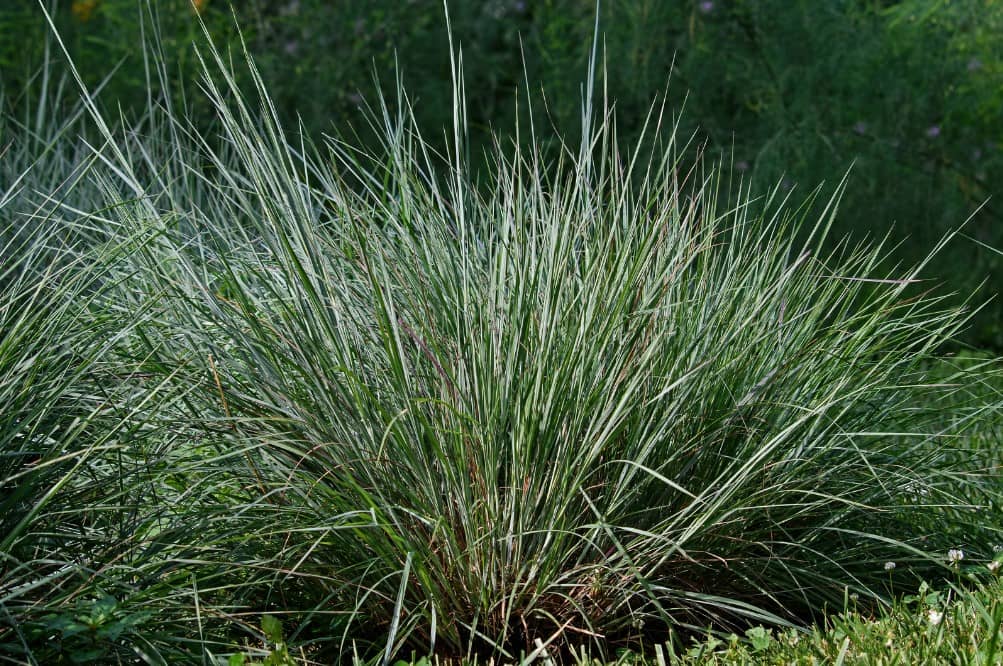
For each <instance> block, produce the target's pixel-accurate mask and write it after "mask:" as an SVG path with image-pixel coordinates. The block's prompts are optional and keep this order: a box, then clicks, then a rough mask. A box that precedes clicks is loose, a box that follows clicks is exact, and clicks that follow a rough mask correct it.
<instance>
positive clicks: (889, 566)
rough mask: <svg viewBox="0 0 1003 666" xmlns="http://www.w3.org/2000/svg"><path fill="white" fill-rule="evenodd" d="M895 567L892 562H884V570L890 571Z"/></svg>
mask: <svg viewBox="0 0 1003 666" xmlns="http://www.w3.org/2000/svg"><path fill="white" fill-rule="evenodd" d="M894 568H895V563H894V562H885V571H891V570H893V569H894Z"/></svg>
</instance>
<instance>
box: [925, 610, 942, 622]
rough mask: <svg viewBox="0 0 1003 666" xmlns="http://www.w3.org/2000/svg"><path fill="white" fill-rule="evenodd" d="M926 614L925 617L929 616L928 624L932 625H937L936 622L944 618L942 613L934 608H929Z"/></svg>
mask: <svg viewBox="0 0 1003 666" xmlns="http://www.w3.org/2000/svg"><path fill="white" fill-rule="evenodd" d="M926 616H927V618H929V620H930V624H932V625H934V626H937V625H938V624H940V621H941V620H943V619H944V614H943V613H941V612H940V611H939V610H937V609H936V608H931V609H930V610H928V611H927V612H926Z"/></svg>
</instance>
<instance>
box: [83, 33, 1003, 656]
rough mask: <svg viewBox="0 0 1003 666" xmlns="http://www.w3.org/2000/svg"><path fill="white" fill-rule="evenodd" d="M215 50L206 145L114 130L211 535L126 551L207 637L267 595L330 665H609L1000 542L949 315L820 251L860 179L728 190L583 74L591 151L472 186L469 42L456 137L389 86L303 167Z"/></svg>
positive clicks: (142, 329)
mask: <svg viewBox="0 0 1003 666" xmlns="http://www.w3.org/2000/svg"><path fill="white" fill-rule="evenodd" d="M203 55H205V56H206V59H205V60H204V61H203V66H204V71H205V77H204V88H205V91H206V94H207V95H208V97H209V99H210V100H211V101H212V103H213V104H214V106H215V108H216V111H217V114H218V126H217V127H215V128H214V131H213V133H211V134H210V133H208V132H206V133H204V134H203V133H200V132H199V131H198V128H194V127H191V126H189V125H188V124H187V123H186V121H185V120H184V119H183V114H181V113H178V112H176V111H174V110H172V109H171V108H170V107H165V108H158V109H155V110H154V111H155V113H153V114H152V116H151V117H152V118H155V120H149V123H150V124H149V128H150V129H149V130H148V132H147V133H146V134H145V136H144V135H139V134H138V133H137V134H129V135H128V137H127V138H126V140H125V141H118V142H117V143H116V142H115V141H114V140H115V139H116V136H115V135H114V134H113V133H112V131H111V130H110V129H108V126H107V125H105V124H104V123H102V122H99V123H97V124H98V126H99V129H100V131H102V132H104V133H105V135H106V136H105V138H106V139H107V140H108V142H107V145H106V147H105V148H103V149H102V150H101V153H100V162H101V163H102V164H104V165H107V166H109V168H108V169H106V170H105V171H103V172H102V177H101V179H100V185H101V187H100V191H101V192H103V193H104V194H105V196H106V197H107V198H108V200H107V201H106V202H105V207H104V209H103V210H102V213H101V215H102V219H104V220H107V222H106V224H107V227H108V228H109V229H114V230H115V233H116V234H125V235H126V236H127V237H133V236H132V235H135V236H136V237H140V238H144V239H148V240H147V241H145V242H143V243H136V244H135V247H134V248H133V250H132V251H130V252H129V253H127V254H126V255H124V256H123V257H122V258H121V260H120V261H119V262H118V263H117V265H116V267H115V269H114V270H112V271H110V274H111V275H114V276H116V278H115V279H107V280H106V281H105V282H103V289H102V290H101V291H100V293H99V294H98V296H96V299H97V300H98V301H100V300H101V299H102V298H104V299H105V301H104V303H105V305H104V306H103V307H104V308H105V311H107V312H109V313H112V314H113V315H114V316H119V317H121V318H122V319H123V322H125V321H128V326H125V324H124V323H123V330H125V331H127V332H126V333H125V334H124V335H123V336H122V338H121V340H119V341H118V342H117V344H116V349H115V358H116V362H117V363H121V364H123V367H131V368H132V369H133V372H132V373H130V374H129V375H128V376H126V377H122V378H121V381H122V382H124V386H127V387H130V390H131V391H134V392H137V393H139V394H143V393H144V392H145V391H148V390H151V388H150V387H157V389H156V390H157V391H160V392H162V394H163V395H166V396H172V397H171V398H170V399H166V398H165V399H157V400H152V401H150V402H149V403H147V404H144V406H143V408H142V409H141V410H140V411H141V415H140V416H137V417H136V418H140V417H141V420H142V422H143V423H144V424H148V427H150V428H154V429H155V430H157V431H158V432H164V431H168V432H170V437H169V438H168V440H169V442H170V448H171V450H172V451H173V453H172V455H174V456H177V457H179V458H180V459H183V460H185V461H186V464H185V465H184V466H182V467H179V468H177V469H174V470H172V473H171V475H170V477H169V478H170V482H169V483H167V484H165V485H166V486H169V489H170V491H171V493H173V494H171V493H169V494H168V495H169V496H171V497H178V498H185V497H192V496H195V497H198V498H200V499H199V502H198V503H195V504H187V505H185V504H184V502H182V501H180V500H172V501H177V504H171V515H172V516H176V515H177V513H176V512H177V511H180V510H182V508H181V507H183V506H188V511H190V515H191V518H192V523H191V524H192V525H197V529H196V528H193V529H191V530H190V535H191V540H192V542H193V543H195V542H197V546H196V545H192V544H189V545H184V544H182V543H181V542H180V540H181V539H183V537H182V535H181V533H179V532H177V531H175V532H172V533H171V534H170V535H169V538H167V537H161V536H160V535H158V533H157V532H156V530H148V531H146V532H144V533H143V534H142V537H141V538H142V539H143V540H144V542H146V543H148V544H150V548H151V550H153V551H155V552H156V553H157V555H158V556H160V557H163V558H164V559H165V561H167V562H179V561H183V562H184V564H185V567H187V568H186V571H190V572H191V581H192V583H191V586H190V589H188V590H186V591H183V592H184V594H182V591H180V590H179V592H178V595H177V596H176V597H174V598H172V603H181V602H180V601H179V600H180V599H181V598H182V597H184V598H185V599H187V598H191V599H193V600H194V603H195V610H194V612H193V613H192V614H191V615H192V616H194V617H196V618H197V628H198V632H199V633H198V635H199V636H200V637H205V636H214V637H216V638H214V640H225V638H221V637H225V636H226V635H227V634H226V629H225V627H226V626H227V623H230V625H233V626H244V627H246V626H250V625H253V626H257V620H256V618H257V617H258V615H259V614H260V613H263V612H273V613H275V612H278V613H279V614H280V615H281V616H282V618H283V622H284V624H285V628H286V636H287V638H288V641H289V642H290V644H291V645H299V646H303V647H304V649H307V650H309V652H310V654H312V655H314V656H316V658H318V659H321V660H322V661H323V660H327V661H331V660H336V659H346V658H348V657H349V656H350V655H359V656H362V657H368V658H374V659H376V658H380V657H383V658H387V659H389V658H390V657H393V656H395V655H401V654H412V653H415V652H417V653H419V654H422V653H433V652H434V653H440V654H445V655H469V654H478V655H482V656H496V657H502V658H504V659H507V660H511V659H517V658H519V655H526V654H529V653H534V654H536V656H540V655H541V654H542V653H543V652H545V651H558V650H560V649H563V648H569V647H573V646H576V645H580V644H588V645H590V646H591V649H592V650H593V651H594V652H595V653H596V654H601V653H603V652H609V651H612V650H613V649H614V648H615V647H617V646H619V645H625V644H637V643H642V644H643V643H644V642H645V641H665V640H666V638H667V636H668V633H667V632H668V631H669V630H685V629H692V630H695V631H702V630H705V629H706V627H707V626H708V625H711V626H713V627H714V628H716V629H719V630H722V631H727V630H732V629H739V628H742V627H745V626H747V625H748V624H758V623H764V622H766V623H773V624H788V625H791V624H794V625H799V624H803V623H805V622H807V621H809V620H811V619H812V618H815V617H818V616H820V615H821V614H822V613H824V612H825V610H826V609H828V608H832V607H840V606H841V604H842V602H843V600H844V598H845V595H846V594H847V593H848V591H849V592H852V593H854V594H856V595H858V598H859V599H860V603H868V602H871V603H881V602H882V601H883V600H884V599H885V598H886V594H887V591H888V589H889V584H890V581H889V573H888V572H887V571H886V570H885V569H884V568H883V567H882V563H883V562H888V561H894V562H896V563H897V566H898V569H897V570H896V573H895V575H896V576H899V575H904V573H903V572H904V571H910V572H912V573H911V574H909V575H913V576H927V575H931V574H936V573H937V572H941V573H950V572H949V571H948V570H947V569H946V567H945V565H944V562H943V555H942V554H943V553H944V552H946V550H947V548H948V547H951V548H954V547H956V546H957V544H958V543H961V542H962V541H964V542H965V544H966V545H965V548H966V551H973V552H975V551H979V549H980V548H982V549H984V548H985V544H987V543H990V541H988V539H989V536H988V535H987V534H986V531H987V528H986V526H985V522H984V517H983V516H979V515H976V514H973V513H972V512H971V509H972V508H977V507H979V506H982V505H983V504H984V503H987V502H988V501H989V498H990V497H992V496H994V495H993V493H995V489H994V488H993V487H992V486H991V485H990V482H989V481H988V480H986V479H985V478H984V477H982V476H979V475H978V473H979V471H980V470H978V469H976V466H977V465H976V463H974V462H972V461H973V458H971V457H970V456H968V455H966V451H965V440H964V439H962V438H959V437H957V436H956V435H957V434H959V433H960V432H961V430H962V429H963V428H964V427H965V424H966V423H967V422H968V421H969V420H970V419H969V416H970V415H971V412H966V411H965V409H966V406H965V401H964V400H960V399H958V396H957V395H952V396H951V401H950V405H951V409H952V410H954V411H953V412H952V414H953V416H955V417H957V418H953V419H945V418H944V415H943V414H942V413H941V410H940V409H939V408H938V400H940V398H941V396H942V395H946V394H952V393H954V394H956V393H958V391H959V389H958V384H959V382H957V381H945V380H944V379H943V378H938V381H936V382H933V381H930V380H928V379H927V378H926V370H927V368H928V363H929V361H930V360H931V359H932V358H934V355H935V353H936V351H937V349H938V348H939V346H940V345H942V344H943V343H944V342H945V341H946V340H948V339H950V337H951V336H952V335H953V334H954V333H955V331H957V329H958V328H959V327H960V326H961V325H962V323H963V320H964V316H963V314H962V313H961V312H960V311H959V310H957V309H954V308H951V307H948V306H946V305H945V304H944V303H943V302H942V301H941V300H940V299H939V298H938V297H936V296H934V295H931V294H930V293H927V292H925V291H922V287H923V285H922V284H920V277H919V275H920V268H921V267H917V268H914V269H910V270H904V271H900V272H898V273H895V274H893V275H889V274H886V273H883V272H881V271H880V269H879V265H881V259H882V257H883V253H884V252H885V250H884V249H883V248H882V247H881V245H880V244H876V245H859V246H857V245H852V244H851V243H849V242H848V241H845V242H841V243H829V242H827V241H828V239H827V238H826V236H827V230H828V228H829V224H830V222H831V219H832V216H833V215H835V213H836V208H837V204H838V192H839V191H841V186H840V188H837V193H836V195H834V196H833V197H832V198H831V199H830V200H829V201H828V203H826V204H824V205H815V204H816V198H815V197H809V199H808V200H807V201H805V202H803V203H798V204H797V205H794V204H792V202H791V199H790V196H787V197H783V196H781V195H780V194H779V188H778V190H776V191H772V192H768V193H766V194H765V195H764V196H762V197H755V196H753V195H752V193H750V192H749V191H747V190H746V189H743V188H742V187H741V186H737V187H736V188H735V189H734V190H730V189H729V188H728V185H727V183H724V182H722V180H721V177H720V176H719V171H718V169H717V168H716V165H714V164H708V163H706V162H704V161H703V160H701V158H700V155H699V151H697V150H694V149H693V148H692V147H691V146H689V145H687V143H686V142H683V143H680V141H679V139H678V137H677V136H676V135H675V133H674V129H673V126H672V125H671V123H669V122H668V120H667V117H666V113H665V112H664V110H662V109H659V108H657V107H656V108H655V109H654V110H653V112H652V113H651V115H650V117H649V119H648V122H647V124H646V132H645V136H644V137H643V138H642V140H640V141H639V142H637V144H636V145H635V146H633V147H628V146H622V145H621V144H620V143H619V141H618V139H617V133H616V122H615V112H614V110H613V109H612V107H611V105H609V104H607V103H606V102H605V99H604V101H603V102H602V103H599V102H597V101H595V100H594V99H593V96H592V93H591V82H592V80H593V79H594V78H595V76H594V72H592V71H590V73H589V82H590V83H589V85H588V86H587V87H586V90H587V91H589V92H587V94H586V96H585V100H584V104H583V110H582V130H581V136H580V139H579V140H578V141H577V142H574V143H572V142H571V141H570V140H568V141H566V143H565V144H564V145H563V146H562V147H561V150H560V151H559V152H557V153H556V154H551V153H546V152H545V151H544V150H543V148H542V147H541V145H540V144H539V143H538V142H537V141H536V139H535V136H534V133H533V128H532V127H531V126H530V127H528V128H526V127H524V128H523V130H522V132H523V135H522V136H519V137H517V138H516V140H515V141H514V142H512V143H511V144H507V143H505V142H503V141H501V140H499V143H498V148H497V149H496V151H495V152H494V153H493V154H492V156H491V159H490V166H489V168H487V169H486V170H485V171H483V172H481V174H480V176H479V177H477V178H475V177H474V176H473V174H472V171H471V169H470V167H469V166H468V162H467V159H466V158H465V156H464V153H465V151H464V140H465V130H466V128H465V120H464V119H465V107H466V101H465V99H464V95H463V86H462V75H461V73H460V65H459V57H458V56H455V57H454V58H453V60H452V64H453V67H454V72H455V78H456V85H455V101H454V126H453V127H452V129H451V135H450V136H449V137H448V139H447V140H446V142H445V143H446V145H447V147H446V149H445V150H441V151H440V150H436V148H435V147H434V146H435V145H436V144H435V143H433V142H432V141H431V140H429V139H428V138H426V137H424V136H423V135H422V134H421V132H420V131H419V129H418V127H417V125H416V123H415V122H414V120H413V117H412V114H411V108H412V107H411V104H412V102H411V101H410V100H409V99H408V98H407V96H406V95H405V94H404V92H403V90H402V89H401V88H400V87H399V86H398V87H397V88H396V89H395V91H394V92H395V93H397V96H396V99H398V103H396V104H394V103H392V102H390V101H387V100H379V101H378V102H377V103H376V104H375V105H374V107H373V108H372V109H371V110H370V114H369V116H368V118H369V121H370V122H371V125H372V128H371V129H373V130H374V131H375V132H376V133H378V134H379V135H380V136H382V138H383V149H382V151H381V152H377V153H373V154H369V153H363V152H360V151H359V150H357V149H355V148H354V147H353V146H352V144H351V143H348V142H346V141H343V140H340V139H336V138H330V139H328V140H326V142H325V144H324V145H323V147H316V146H313V145H311V144H309V143H308V142H307V141H305V140H299V139H297V140H294V139H292V138H290V137H289V136H288V135H287V134H285V133H284V130H283V128H282V127H281V125H280V123H279V122H278V120H277V117H276V113H275V111H274V108H273V106H272V104H271V101H270V99H269V97H268V93H267V88H266V86H265V84H264V83H263V82H262V80H261V79H260V77H258V76H257V74H256V72H255V70H254V68H253V63H250V61H248V66H249V67H250V68H251V73H252V77H253V80H254V81H255V82H256V88H255V90H254V91H253V95H251V96H247V95H245V94H243V93H242V91H241V90H239V89H238V86H237V85H236V84H235V82H234V78H233V76H232V74H231V71H230V69H229V68H228V66H227V65H226V64H225V62H224V59H223V57H222V56H220V54H218V53H217V52H215V51H213V50H212V49H209V50H207V51H203ZM594 62H595V58H593V63H594ZM90 108H91V110H92V113H93V114H94V115H95V119H97V120H100V115H99V112H98V111H97V108H96V107H95V106H93V105H92V106H91V107H90ZM217 138H218V139H219V140H218V141H217ZM119 144H120V145H121V147H119V148H115V147H114V146H116V145H119ZM116 179H117V181H116ZM122 303H127V304H134V305H135V307H137V308H139V309H140V311H141V312H143V313H147V314H146V316H143V317H141V318H138V319H137V318H135V317H131V316H130V314H129V312H128V311H127V310H126V309H125V308H123V307H122V305H121V304H122ZM97 309H101V307H98V308H97ZM155 426H159V429H157V428H155ZM959 484H967V486H966V488H965V491H964V493H962V492H961V491H960V490H959V489H958V488H959ZM144 501H146V502H154V503H156V502H158V501H161V500H158V498H157V497H153V496H150V497H147V498H146V499H145V500H144ZM137 538H139V537H137ZM193 553H194V554H193ZM896 584H897V585H901V583H899V582H898V581H896ZM896 589H898V588H896ZM185 595H188V596H185ZM188 622H189V624H188V625H187V626H192V625H191V618H190V617H189V618H188ZM179 626H181V625H179ZM214 632H216V633H214ZM192 635H194V634H192V633H189V634H188V638H189V639H190V638H191V636H192ZM177 640H178V641H183V640H185V639H177ZM206 640H208V639H206ZM205 649H207V648H205V647H200V648H199V651H200V652H201V651H202V650H205ZM217 653H218V650H217Z"/></svg>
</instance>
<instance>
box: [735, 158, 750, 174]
mask: <svg viewBox="0 0 1003 666" xmlns="http://www.w3.org/2000/svg"><path fill="white" fill-rule="evenodd" d="M735 170H736V171H741V172H743V173H744V172H746V171H748V170H749V163H748V162H746V161H745V160H739V161H737V162H735Z"/></svg>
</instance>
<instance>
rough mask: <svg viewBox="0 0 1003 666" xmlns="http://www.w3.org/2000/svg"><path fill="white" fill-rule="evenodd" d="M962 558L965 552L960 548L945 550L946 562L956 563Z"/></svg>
mask: <svg viewBox="0 0 1003 666" xmlns="http://www.w3.org/2000/svg"><path fill="white" fill-rule="evenodd" d="M963 559H965V552H964V551H963V550H961V549H960V548H952V549H951V550H949V551H947V562H948V564H957V563H958V562H960V561H961V560H963Z"/></svg>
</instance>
